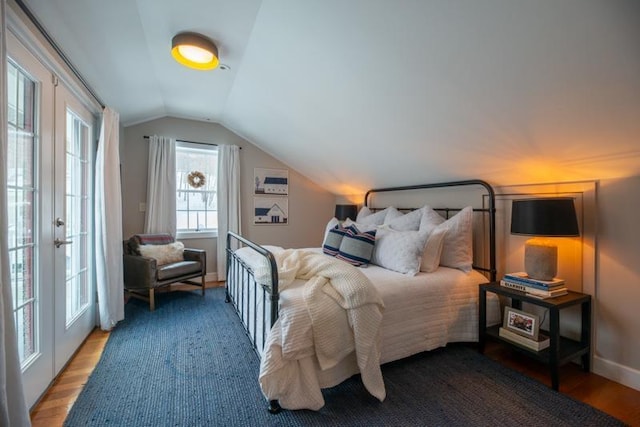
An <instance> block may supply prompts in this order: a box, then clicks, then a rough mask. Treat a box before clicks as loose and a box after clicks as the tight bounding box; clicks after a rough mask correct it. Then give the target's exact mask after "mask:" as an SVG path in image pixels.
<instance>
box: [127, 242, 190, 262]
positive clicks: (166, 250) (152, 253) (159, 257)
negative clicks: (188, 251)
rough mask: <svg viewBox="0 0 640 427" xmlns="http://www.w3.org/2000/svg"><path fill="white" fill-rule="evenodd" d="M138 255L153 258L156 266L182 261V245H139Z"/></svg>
mask: <svg viewBox="0 0 640 427" xmlns="http://www.w3.org/2000/svg"><path fill="white" fill-rule="evenodd" d="M138 249H139V250H140V255H142V256H144V257H148V258H155V259H156V261H157V263H158V265H164V264H170V263H172V262H179V261H184V244H183V243H182V242H173V243H169V244H166V245H140V246H138Z"/></svg>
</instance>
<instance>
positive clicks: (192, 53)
mask: <svg viewBox="0 0 640 427" xmlns="http://www.w3.org/2000/svg"><path fill="white" fill-rule="evenodd" d="M171 55H172V56H173V58H174V59H175V60H176V61H178V62H179V63H180V64H182V65H184V66H185V67H189V68H194V69H196V70H213V69H214V68H216V67H217V66H218V63H219V60H218V48H217V47H216V45H215V44H214V43H213V42H212V41H211V40H209V39H208V38H206V37H205V36H203V35H201V34H197V33H180V34H177V35H176V36H174V37H173V39H172V40H171Z"/></svg>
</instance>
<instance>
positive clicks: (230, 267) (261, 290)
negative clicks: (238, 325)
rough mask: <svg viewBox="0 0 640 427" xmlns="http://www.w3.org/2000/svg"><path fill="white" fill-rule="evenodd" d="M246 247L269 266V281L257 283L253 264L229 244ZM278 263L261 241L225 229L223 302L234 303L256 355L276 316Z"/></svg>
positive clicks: (260, 349)
mask: <svg viewBox="0 0 640 427" xmlns="http://www.w3.org/2000/svg"><path fill="white" fill-rule="evenodd" d="M240 247H247V248H251V250H253V251H255V253H257V254H259V255H260V256H261V257H262V259H264V260H265V262H266V265H268V266H269V269H270V280H269V283H258V281H257V280H256V276H255V273H256V272H255V271H254V266H252V265H249V264H248V263H247V262H246V261H245V260H243V259H242V258H241V257H240V256H239V255H238V253H237V252H236V251H235V250H234V249H232V248H240ZM278 298H279V293H278V267H277V265H276V260H275V258H274V256H273V254H272V253H271V252H270V251H268V250H267V249H265V248H263V247H262V246H260V245H257V244H255V243H253V242H251V241H250V240H248V239H245V238H244V237H242V236H240V235H238V234H236V233H233V232H231V231H230V232H228V233H227V282H226V298H225V301H226V302H230V303H232V304H233V307H234V308H235V310H236V312H237V314H238V317H239V318H240V320H241V322H242V325H243V327H244V329H245V332H246V333H247V336H248V337H249V339H250V341H251V344H252V346H253V349H254V350H255V351H256V353H257V354H258V356H260V355H261V353H262V349H263V348H264V345H265V342H266V337H267V334H268V332H269V330H270V329H271V326H273V324H274V323H275V321H276V320H277V319H278Z"/></svg>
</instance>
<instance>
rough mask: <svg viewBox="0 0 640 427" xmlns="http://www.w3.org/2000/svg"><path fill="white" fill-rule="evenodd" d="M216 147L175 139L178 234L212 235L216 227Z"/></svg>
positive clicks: (193, 235) (214, 234) (191, 235)
mask: <svg viewBox="0 0 640 427" xmlns="http://www.w3.org/2000/svg"><path fill="white" fill-rule="evenodd" d="M217 178H218V150H217V147H216V146H215V145H205V144H193V143H188V142H183V141H177V143H176V190H177V191H176V229H177V234H178V236H179V237H180V238H185V237H188V238H193V237H213V236H216V232H217V230H218V199H217V197H216V189H217Z"/></svg>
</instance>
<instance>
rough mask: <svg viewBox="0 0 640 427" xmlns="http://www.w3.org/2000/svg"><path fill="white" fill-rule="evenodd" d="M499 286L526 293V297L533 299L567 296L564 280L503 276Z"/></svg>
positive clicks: (521, 275)
mask: <svg viewBox="0 0 640 427" xmlns="http://www.w3.org/2000/svg"><path fill="white" fill-rule="evenodd" d="M500 285H502V286H505V287H507V288H511V289H517V290H519V291H522V292H526V293H527V295H529V296H532V297H535V298H541V299H546V298H554V297H559V296H560V295H566V294H567V288H566V287H565V284H564V280H563V279H558V278H555V279H553V280H538V279H532V278H531V277H529V276H528V275H527V273H522V272H519V273H509V274H505V275H504V277H503V278H502V280H501V281H500Z"/></svg>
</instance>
